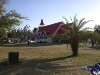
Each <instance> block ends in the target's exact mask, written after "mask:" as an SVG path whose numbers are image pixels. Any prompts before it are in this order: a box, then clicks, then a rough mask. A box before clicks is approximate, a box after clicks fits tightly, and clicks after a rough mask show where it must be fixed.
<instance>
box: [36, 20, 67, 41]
mask: <svg viewBox="0 0 100 75" xmlns="http://www.w3.org/2000/svg"><path fill="white" fill-rule="evenodd" d="M66 29H67V26H66V25H65V24H64V22H62V21H61V22H57V23H53V24H50V25H45V24H44V22H43V20H42V19H41V22H40V26H39V27H38V30H37V37H36V39H35V42H38V43H52V42H53V40H52V37H54V36H56V35H58V34H59V35H62V34H65V32H66Z"/></svg>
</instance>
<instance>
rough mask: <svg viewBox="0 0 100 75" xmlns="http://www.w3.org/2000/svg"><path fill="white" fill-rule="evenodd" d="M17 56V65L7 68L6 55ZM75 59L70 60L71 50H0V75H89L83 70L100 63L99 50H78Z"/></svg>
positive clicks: (15, 47)
mask: <svg viewBox="0 0 100 75" xmlns="http://www.w3.org/2000/svg"><path fill="white" fill-rule="evenodd" d="M9 52H19V56H20V63H19V64H16V65H8V61H7V60H8V53H9ZM79 54H80V55H79V56H78V57H70V55H71V50H70V47H69V48H68V49H67V46H66V44H56V45H52V44H50V45H46V44H44V45H40V44H33V45H29V46H27V45H18V44H17V45H12V44H10V45H3V46H0V75H91V73H90V72H89V71H87V70H83V69H82V67H84V66H86V65H88V64H89V65H93V64H95V63H100V50H96V49H91V48H88V47H81V48H79Z"/></svg>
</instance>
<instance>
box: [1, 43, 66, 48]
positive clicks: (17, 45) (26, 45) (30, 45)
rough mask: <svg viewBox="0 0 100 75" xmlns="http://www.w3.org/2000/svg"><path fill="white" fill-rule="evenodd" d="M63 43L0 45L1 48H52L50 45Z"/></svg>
mask: <svg viewBox="0 0 100 75" xmlns="http://www.w3.org/2000/svg"><path fill="white" fill-rule="evenodd" d="M62 44H64V43H30V44H29V45H28V44H27V43H26V44H25V43H24V44H1V45H0V46H2V47H38V46H52V45H62Z"/></svg>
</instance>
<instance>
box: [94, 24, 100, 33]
mask: <svg viewBox="0 0 100 75" xmlns="http://www.w3.org/2000/svg"><path fill="white" fill-rule="evenodd" d="M94 32H97V33H98V34H100V25H96V26H95V27H94Z"/></svg>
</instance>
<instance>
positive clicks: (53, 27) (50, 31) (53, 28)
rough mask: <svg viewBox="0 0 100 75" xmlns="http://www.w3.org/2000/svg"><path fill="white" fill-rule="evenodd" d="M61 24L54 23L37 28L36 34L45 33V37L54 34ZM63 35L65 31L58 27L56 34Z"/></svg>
mask: <svg viewBox="0 0 100 75" xmlns="http://www.w3.org/2000/svg"><path fill="white" fill-rule="evenodd" d="M61 24H62V22H58V23H54V24H51V25H47V26H43V27H39V30H38V32H44V31H45V32H46V34H47V35H51V34H54V33H55V31H57V29H58V28H59V26H60V25H61ZM64 33H65V29H64V28H62V27H60V28H59V30H58V31H57V34H64Z"/></svg>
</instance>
